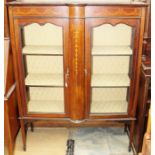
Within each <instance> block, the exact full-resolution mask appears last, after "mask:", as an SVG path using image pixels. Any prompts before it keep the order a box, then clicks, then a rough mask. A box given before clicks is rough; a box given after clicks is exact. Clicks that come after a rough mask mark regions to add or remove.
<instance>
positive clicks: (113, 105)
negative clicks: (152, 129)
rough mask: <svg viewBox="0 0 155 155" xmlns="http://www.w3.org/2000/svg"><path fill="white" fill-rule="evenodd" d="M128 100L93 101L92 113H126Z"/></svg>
mask: <svg viewBox="0 0 155 155" xmlns="http://www.w3.org/2000/svg"><path fill="white" fill-rule="evenodd" d="M127 105H128V103H127V101H122V100H121V101H93V102H92V104H91V113H117V112H118V113H124V112H127Z"/></svg>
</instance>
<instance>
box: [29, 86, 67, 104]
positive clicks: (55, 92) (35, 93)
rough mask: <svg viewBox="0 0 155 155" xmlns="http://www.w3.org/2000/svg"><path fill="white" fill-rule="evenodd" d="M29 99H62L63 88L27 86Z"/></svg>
mask: <svg viewBox="0 0 155 155" xmlns="http://www.w3.org/2000/svg"><path fill="white" fill-rule="evenodd" d="M29 92H30V100H40V101H45V100H48V101H50V100H54V101H64V88H56V87H54V88H52V87H29Z"/></svg>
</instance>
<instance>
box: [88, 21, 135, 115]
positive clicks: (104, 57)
mask: <svg viewBox="0 0 155 155" xmlns="http://www.w3.org/2000/svg"><path fill="white" fill-rule="evenodd" d="M132 32H133V30H132V28H131V27H130V26H128V25H125V24H118V25H116V26H112V25H110V24H103V25H101V26H99V27H96V28H94V29H93V31H92V50H91V109H90V111H91V113H126V112H127V108H128V102H129V100H128V98H129V87H130V78H131V68H132V67H131V65H132V53H133V49H132V46H133V45H132V39H131V36H132Z"/></svg>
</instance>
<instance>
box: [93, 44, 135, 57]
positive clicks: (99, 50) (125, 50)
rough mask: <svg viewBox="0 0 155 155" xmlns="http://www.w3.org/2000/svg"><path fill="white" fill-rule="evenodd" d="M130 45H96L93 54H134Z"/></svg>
mask: <svg viewBox="0 0 155 155" xmlns="http://www.w3.org/2000/svg"><path fill="white" fill-rule="evenodd" d="M132 53H133V52H132V49H131V47H129V46H94V47H93V48H92V55H132Z"/></svg>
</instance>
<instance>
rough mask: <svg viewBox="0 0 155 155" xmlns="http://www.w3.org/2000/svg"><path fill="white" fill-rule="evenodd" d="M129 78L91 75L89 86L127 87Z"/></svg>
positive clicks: (121, 75) (124, 75)
mask: <svg viewBox="0 0 155 155" xmlns="http://www.w3.org/2000/svg"><path fill="white" fill-rule="evenodd" d="M129 85H130V78H129V76H128V75H126V74H95V75H92V80H91V86H94V87H95V86H107V87H108V86H114V87H115V86H129Z"/></svg>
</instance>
